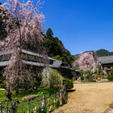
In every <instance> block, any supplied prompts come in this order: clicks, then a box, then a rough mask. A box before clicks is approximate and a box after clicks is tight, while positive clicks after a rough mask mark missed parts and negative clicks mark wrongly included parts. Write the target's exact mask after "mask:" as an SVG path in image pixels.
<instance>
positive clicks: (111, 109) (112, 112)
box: [104, 104, 113, 113]
mask: <svg viewBox="0 0 113 113" xmlns="http://www.w3.org/2000/svg"><path fill="white" fill-rule="evenodd" d="M104 113H113V104H111V105H110V106H109V108H108V109H107V110H106V111H105V112H104Z"/></svg>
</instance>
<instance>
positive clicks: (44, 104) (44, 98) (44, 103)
mask: <svg viewBox="0 0 113 113" xmlns="http://www.w3.org/2000/svg"><path fill="white" fill-rule="evenodd" d="M43 106H45V107H46V96H45V95H44V94H43Z"/></svg>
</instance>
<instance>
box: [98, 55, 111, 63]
mask: <svg viewBox="0 0 113 113" xmlns="http://www.w3.org/2000/svg"><path fill="white" fill-rule="evenodd" d="M98 61H99V62H100V63H101V64H110V63H113V56H104V57H99V58H98Z"/></svg>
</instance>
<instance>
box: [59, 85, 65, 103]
mask: <svg viewBox="0 0 113 113" xmlns="http://www.w3.org/2000/svg"><path fill="white" fill-rule="evenodd" d="M65 97H66V86H65V85H63V86H62V88H61V90H60V105H63V104H65V103H66V100H65V99H66V98H65Z"/></svg>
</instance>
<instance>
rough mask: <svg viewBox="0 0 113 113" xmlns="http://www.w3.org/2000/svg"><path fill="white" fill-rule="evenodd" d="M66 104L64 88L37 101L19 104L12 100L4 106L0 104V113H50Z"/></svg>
mask: <svg viewBox="0 0 113 113" xmlns="http://www.w3.org/2000/svg"><path fill="white" fill-rule="evenodd" d="M66 103H67V93H66V90H65V88H62V89H61V91H60V92H59V93H57V94H54V95H51V96H45V95H44V94H43V98H41V99H37V100H35V101H34V100H28V101H27V102H23V103H22V104H21V102H19V101H17V100H13V101H12V102H10V103H9V102H7V103H6V104H3V103H0V113H50V112H52V111H53V110H54V109H56V108H58V107H59V106H61V105H63V104H66Z"/></svg>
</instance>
